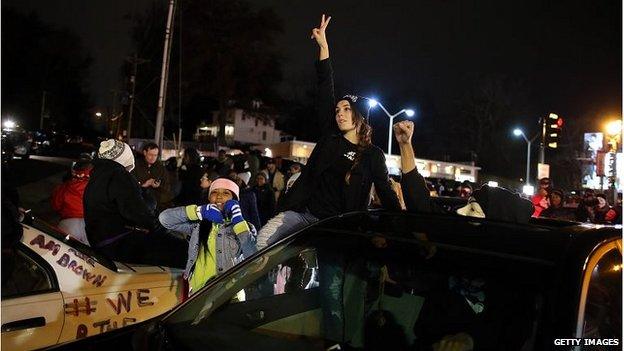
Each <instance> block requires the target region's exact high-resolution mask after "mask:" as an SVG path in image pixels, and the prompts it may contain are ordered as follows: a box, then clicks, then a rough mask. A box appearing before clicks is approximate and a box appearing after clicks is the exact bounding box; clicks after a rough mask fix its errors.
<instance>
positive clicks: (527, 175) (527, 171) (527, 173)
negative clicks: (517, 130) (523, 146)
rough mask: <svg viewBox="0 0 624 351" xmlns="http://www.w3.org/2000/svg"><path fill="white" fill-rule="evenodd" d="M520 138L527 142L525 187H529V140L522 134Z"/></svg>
mask: <svg viewBox="0 0 624 351" xmlns="http://www.w3.org/2000/svg"><path fill="white" fill-rule="evenodd" d="M522 136H523V137H524V140H526V142H527V164H526V183H527V185H529V176H530V172H531V140H529V139H527V137H526V136H524V133H523V134H522Z"/></svg>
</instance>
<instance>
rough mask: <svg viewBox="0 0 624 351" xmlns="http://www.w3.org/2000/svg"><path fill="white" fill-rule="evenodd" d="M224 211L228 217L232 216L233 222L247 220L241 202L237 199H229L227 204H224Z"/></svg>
mask: <svg viewBox="0 0 624 351" xmlns="http://www.w3.org/2000/svg"><path fill="white" fill-rule="evenodd" d="M223 213H225V217H226V218H230V220H231V221H232V224H238V223H240V222H242V221H244V220H245V219H244V218H243V213H242V212H241V208H240V204H239V203H238V201H236V200H228V201H227V202H226V203H225V205H223Z"/></svg>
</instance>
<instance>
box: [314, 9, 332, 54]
mask: <svg viewBox="0 0 624 351" xmlns="http://www.w3.org/2000/svg"><path fill="white" fill-rule="evenodd" d="M329 21H331V16H327V17H325V15H323V16H322V17H321V24H320V25H319V26H318V28H314V29H312V35H311V36H310V39H316V43H317V44H318V45H319V47H320V49H321V52H320V55H319V60H324V59H326V58H329V46H328V45H327V37H325V28H327V25H328V24H329Z"/></svg>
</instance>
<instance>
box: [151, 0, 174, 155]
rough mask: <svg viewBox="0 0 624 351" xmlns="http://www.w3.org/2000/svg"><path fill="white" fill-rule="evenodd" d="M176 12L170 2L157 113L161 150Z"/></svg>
mask: <svg viewBox="0 0 624 351" xmlns="http://www.w3.org/2000/svg"><path fill="white" fill-rule="evenodd" d="M174 11H175V0H169V15H168V16H167V27H166V28H165V45H164V48H163V63H162V70H161V74H160V91H159V93H158V110H157V113H156V128H155V129H156V130H155V133H154V142H155V143H156V144H158V145H159V146H160V147H161V148H162V147H163V145H162V140H163V134H164V133H163V123H164V120H165V99H166V95H167V80H168V77H169V56H170V54H171V32H172V31H173V13H174Z"/></svg>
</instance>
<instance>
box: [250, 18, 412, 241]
mask: <svg viewBox="0 0 624 351" xmlns="http://www.w3.org/2000/svg"><path fill="white" fill-rule="evenodd" d="M330 20H331V17H325V15H323V16H322V17H321V23H320V25H319V27H318V28H314V29H313V30H312V36H311V38H312V39H315V40H316V43H317V44H318V45H319V49H320V51H319V61H317V62H316V72H317V80H318V88H317V89H318V101H317V111H318V114H319V121H322V122H321V123H322V124H323V127H324V128H323V130H324V131H326V132H325V133H326V135H325V136H323V137H322V138H321V140H320V141H319V142H318V143H317V144H316V147H315V148H314V151H313V152H312V154H311V155H310V158H309V160H308V163H307V165H306V167H305V169H304V170H303V172H302V174H301V176H300V178H299V179H298V180H297V182H295V184H294V185H293V187H292V188H291V189H290V190H289V191H288V193H286V194H285V195H284V196H283V197H282V198H281V199H280V202H279V204H278V211H279V213H278V214H277V215H276V216H275V217H273V218H272V219H271V220H269V221H268V223H267V224H266V225H265V226H264V227H263V228H262V230H261V231H260V233H259V234H258V248H259V249H261V248H263V247H265V246H267V245H269V244H271V243H273V242H276V241H278V240H279V239H281V238H283V237H285V236H287V235H289V234H291V233H293V232H295V231H297V230H298V229H300V228H303V227H304V226H306V225H308V224H311V223H314V222H316V221H318V220H320V219H323V218H327V217H331V216H335V215H338V214H341V213H345V212H349V211H357V210H365V209H366V208H367V206H368V203H369V201H370V190H371V186H372V184H375V189H376V190H377V192H378V194H379V197H380V199H381V202H382V205H383V206H384V208H387V209H391V210H400V209H401V206H400V204H399V200H398V198H397V196H396V194H395V193H394V191H393V190H392V188H391V186H390V182H389V179H388V169H387V167H386V162H385V157H384V154H383V152H382V151H381V149H379V148H378V147H376V146H374V145H372V143H371V134H372V131H371V127H370V126H369V125H368V124H367V123H366V120H365V119H364V117H363V116H362V114H361V113H360V112H359V111H358V110H357V108H356V104H357V102H358V100H361V99H358V96H355V95H345V96H344V97H342V99H340V100H338V102H337V103H336V100H335V98H334V78H333V70H332V66H331V62H330V59H329V45H328V44H327V38H326V36H325V29H326V28H327V25H328V24H329V21H330ZM330 116H333V117H334V118H333V121H332V119H331V118H330Z"/></svg>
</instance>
